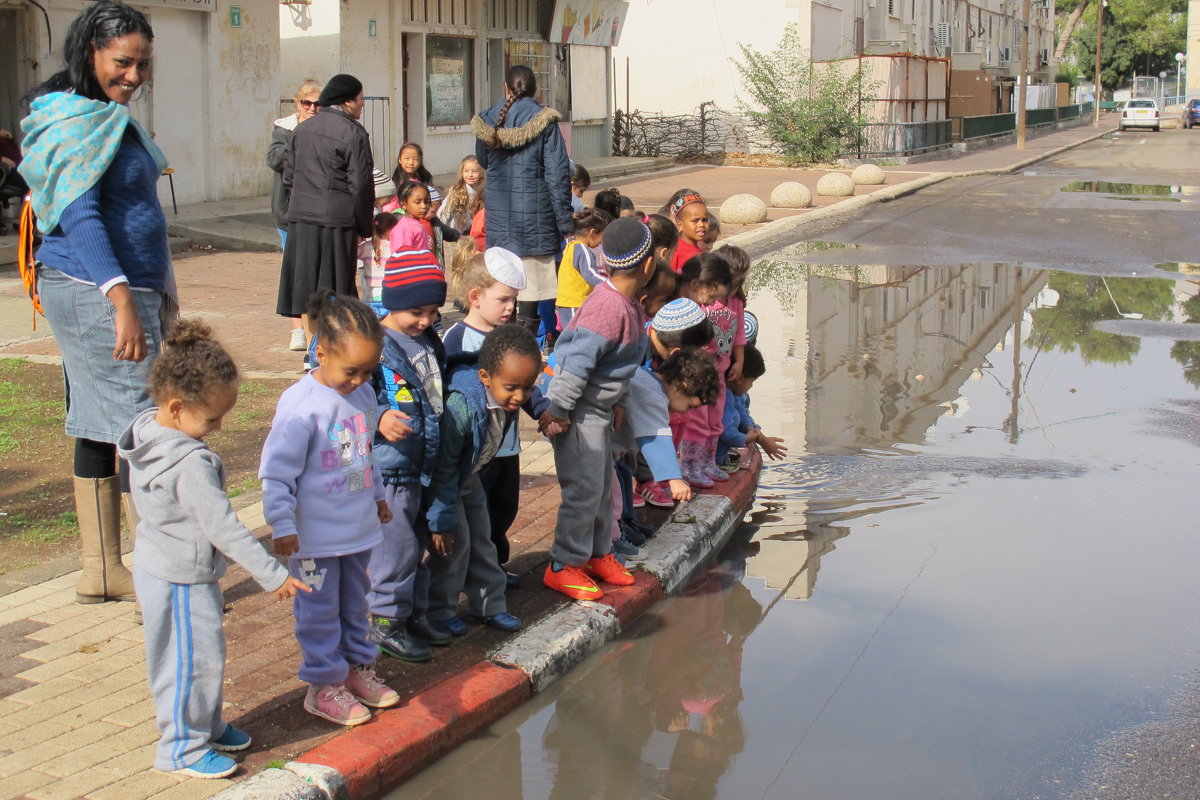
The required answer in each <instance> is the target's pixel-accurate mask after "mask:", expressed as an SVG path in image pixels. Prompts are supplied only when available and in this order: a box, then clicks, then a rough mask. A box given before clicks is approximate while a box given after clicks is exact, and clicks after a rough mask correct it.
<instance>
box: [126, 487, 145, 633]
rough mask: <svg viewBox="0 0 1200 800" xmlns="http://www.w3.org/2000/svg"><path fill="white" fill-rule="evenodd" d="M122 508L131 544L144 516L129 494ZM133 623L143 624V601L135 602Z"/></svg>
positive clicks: (135, 537)
mask: <svg viewBox="0 0 1200 800" xmlns="http://www.w3.org/2000/svg"><path fill="white" fill-rule="evenodd" d="M121 508H123V509H125V523H126V524H127V525H129V540H130V542H136V541H137V527H138V523H139V522H141V521H142V515H141V514H139V513H138V511H137V506H136V505H134V503H133V495H132V494H130V493H129V492H121ZM133 621H134V622H136V623H137V624H138V625H141V624H142V601H141V600H134V601H133Z"/></svg>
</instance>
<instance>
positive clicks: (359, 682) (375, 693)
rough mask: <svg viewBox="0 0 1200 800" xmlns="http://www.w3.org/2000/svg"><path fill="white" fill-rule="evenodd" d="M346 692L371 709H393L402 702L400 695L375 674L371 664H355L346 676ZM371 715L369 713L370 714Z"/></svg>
mask: <svg viewBox="0 0 1200 800" xmlns="http://www.w3.org/2000/svg"><path fill="white" fill-rule="evenodd" d="M346 691H347V692H349V693H350V694H352V695H354V699H356V700H358V702H360V703H362V704H363V705H364V706H370V707H371V708H391V707H392V706H394V705H396V704H397V703H399V702H400V695H398V694H396V691H395V690H394V689H392V688H391V687H390V686H388V685H387V684H386V683H384V682H383V681H381V680H379V677H378V676H377V675H376V674H375V667H374V666H372V665H370V664H355V665H354V666H352V667H350V674H349V675H347V676H346ZM368 713H369V712H368Z"/></svg>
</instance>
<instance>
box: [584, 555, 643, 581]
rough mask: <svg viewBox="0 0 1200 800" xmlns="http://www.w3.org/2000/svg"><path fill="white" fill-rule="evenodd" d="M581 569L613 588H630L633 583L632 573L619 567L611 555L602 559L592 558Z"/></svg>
mask: <svg viewBox="0 0 1200 800" xmlns="http://www.w3.org/2000/svg"><path fill="white" fill-rule="evenodd" d="M583 568H584V569H585V570H587V571H588V572H590V573H591V574H593V575H595V576H596V577H597V578H599V579H600V580H602V581H604V582H605V583H610V584H612V585H613V586H632V585H633V583H634V579H633V573H631V572H630V571H629V570H627V569H625V567H623V566H621V564H620V563H618V561H617V559H616V556H614V555H613V554H612V553H609V554H608V555H606V556H604V557H603V558H596V557H593V558H592V559H591V560H590V561H588V562H587V563H586V564H584V565H583Z"/></svg>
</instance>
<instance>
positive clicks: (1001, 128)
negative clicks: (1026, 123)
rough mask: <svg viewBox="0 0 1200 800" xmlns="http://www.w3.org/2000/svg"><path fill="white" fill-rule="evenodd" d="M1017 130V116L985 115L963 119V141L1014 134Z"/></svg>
mask: <svg viewBox="0 0 1200 800" xmlns="http://www.w3.org/2000/svg"><path fill="white" fill-rule="evenodd" d="M1016 129H1017V115H1016V114H985V115H983V116H980V117H963V118H962V134H961V135H962V140H963V141H964V142H965V141H967V140H969V139H983V138H986V137H988V136H999V135H1001V134H1004V133H1012V132H1013V131H1015V130H1016Z"/></svg>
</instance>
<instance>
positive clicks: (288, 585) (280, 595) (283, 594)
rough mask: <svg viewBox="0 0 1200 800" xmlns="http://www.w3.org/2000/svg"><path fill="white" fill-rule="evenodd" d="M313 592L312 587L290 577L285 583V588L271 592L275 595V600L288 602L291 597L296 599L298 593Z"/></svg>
mask: <svg viewBox="0 0 1200 800" xmlns="http://www.w3.org/2000/svg"><path fill="white" fill-rule="evenodd" d="M311 591H312V587H311V586H309V585H308V584H307V583H305V582H304V581H302V580H298V579H296V578H293V577H292V576H291V575H288V579H287V580H286V581H284V582H283V586H280V587H279V588H278V589H276V590H275V591H273V592H271V594H273V595H275V599H277V600H286V599H287V598H289V597H295V596H296V593H297V592H311Z"/></svg>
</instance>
